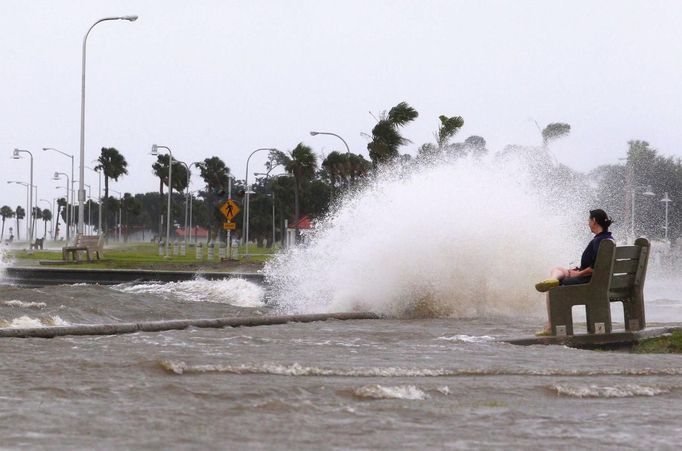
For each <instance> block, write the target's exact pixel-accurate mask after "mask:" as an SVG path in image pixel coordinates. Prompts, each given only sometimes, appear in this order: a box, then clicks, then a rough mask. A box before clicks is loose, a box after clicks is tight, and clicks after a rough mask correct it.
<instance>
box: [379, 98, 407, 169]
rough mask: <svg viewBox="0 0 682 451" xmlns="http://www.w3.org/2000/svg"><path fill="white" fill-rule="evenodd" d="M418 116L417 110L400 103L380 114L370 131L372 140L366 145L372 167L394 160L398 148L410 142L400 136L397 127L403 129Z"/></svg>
mask: <svg viewBox="0 0 682 451" xmlns="http://www.w3.org/2000/svg"><path fill="white" fill-rule="evenodd" d="M418 116H419V113H418V112H417V110H415V109H414V108H412V107H411V106H410V105H408V104H407V102H400V103H399V104H397V105H396V106H394V107H393V108H391V109H390V110H389V111H388V114H386V113H385V112H384V113H382V114H381V117H380V119H379V121H378V122H377V124H376V125H375V126H374V128H373V129H372V140H371V141H370V143H369V144H367V149H368V150H369V157H370V158H371V159H372V163H373V164H374V167H377V166H378V165H380V164H383V163H387V162H390V161H392V160H394V159H395V158H396V157H397V156H398V155H399V153H398V148H399V147H400V146H402V145H405V144H407V143H409V142H410V141H409V140H408V139H406V138H403V136H402V135H401V134H400V132H399V130H398V127H403V126H405V125H407V124H408V123H410V122H412V121H413V120H415V119H416V118H417V117H418Z"/></svg>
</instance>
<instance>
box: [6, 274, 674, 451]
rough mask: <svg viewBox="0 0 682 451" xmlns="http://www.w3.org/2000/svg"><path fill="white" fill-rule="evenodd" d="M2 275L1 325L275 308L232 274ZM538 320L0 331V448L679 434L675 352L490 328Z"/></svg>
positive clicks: (548, 440) (528, 444) (523, 328)
mask: <svg viewBox="0 0 682 451" xmlns="http://www.w3.org/2000/svg"><path fill="white" fill-rule="evenodd" d="M666 286H668V285H665V284H664V286H663V288H665V287H666ZM656 287H657V284H656V283H655V282H652V283H651V290H652V293H653V290H656ZM663 288H661V289H663ZM1 290H2V291H1V293H2V294H1V295H0V321H2V322H3V326H4V327H22V326H23V327H26V326H30V327H34V326H36V325H44V326H45V327H49V325H54V324H99V323H105V322H119V321H120V322H125V321H145V320H161V319H177V318H205V317H212V316H213V317H218V316H240V315H250V316H251V315H254V314H256V315H257V314H263V315H268V314H272V313H273V310H272V309H271V308H270V307H267V306H265V305H263V304H262V302H261V299H262V295H263V292H262V289H261V288H260V287H258V286H257V285H253V284H251V283H250V282H246V281H240V280H228V281H224V282H208V281H193V282H181V283H177V284H165V285H161V284H159V285H156V284H145V285H118V286H113V287H105V286H85V285H79V286H56V287H44V288H21V287H16V286H2V287H1ZM655 294H656V293H654V295H655ZM648 310H649V318H650V320H654V321H664V322H666V323H670V322H674V321H679V320H680V318H682V302H681V301H679V300H675V299H668V300H665V299H652V300H651V301H650V302H649V305H648ZM675 315H677V316H675ZM541 321H542V320H541V318H529V319H526V320H522V321H520V320H518V319H510V318H486V319H467V320H462V319H449V318H448V319H422V320H416V319H413V320H363V321H343V322H342V321H332V322H324V323H310V324H287V325H282V326H267V327H252V328H241V329H190V330H184V331H168V332H161V333H136V334H130V335H119V336H100V337H62V338H54V339H3V340H0V355H1V356H2V364H1V366H0V368H1V372H0V381H1V383H0V406H1V407H0V437H2V440H1V441H0V447H2V448H30V449H57V448H66V447H75V448H97V449H120V448H212V449H225V448H230V449H235V448H236V449H239V448H241V449H245V448H249V449H259V448H260V449H293V448H297V449H320V448H324V449H349V448H353V449H370V448H371V449H394V448H405V447H412V448H417V447H418V448H426V447H431V448H504V447H509V446H513V447H518V448H521V447H523V448H528V449H541V448H548V447H551V448H574V447H578V446H581V447H582V446H585V444H586V443H590V444H594V445H595V446H598V447H599V448H601V449H617V448H621V449H622V448H643V447H655V448H671V449H672V448H673V447H676V444H677V442H678V441H679V440H680V439H682V427H681V426H679V421H678V420H677V418H676V415H675V413H676V411H677V406H678V405H679V403H680V401H681V400H682V358H681V357H680V356H677V355H635V354H628V353H616V352H594V351H582V350H575V349H569V348H564V347H542V346H533V347H517V346H512V345H509V344H504V343H498V342H493V341H492V340H493V339H494V338H500V337H509V336H523V335H528V334H530V333H532V332H533V331H534V330H535V329H537V327H538V325H539V324H541Z"/></svg>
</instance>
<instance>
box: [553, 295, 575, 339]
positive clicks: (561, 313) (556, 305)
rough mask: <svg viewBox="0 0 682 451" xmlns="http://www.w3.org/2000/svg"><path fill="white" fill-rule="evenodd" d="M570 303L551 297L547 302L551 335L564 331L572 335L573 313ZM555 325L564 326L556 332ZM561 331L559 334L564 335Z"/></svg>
mask: <svg viewBox="0 0 682 451" xmlns="http://www.w3.org/2000/svg"><path fill="white" fill-rule="evenodd" d="M572 308H573V306H572V305H571V304H568V303H565V302H561V300H560V299H551V298H550V302H549V318H550V323H551V326H552V335H559V332H564V333H565V335H573V315H572V312H571V309H572ZM557 326H558V327H560V328H565V330H560V331H559V332H557ZM564 333H562V334H561V335H564Z"/></svg>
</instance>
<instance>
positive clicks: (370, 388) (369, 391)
mask: <svg viewBox="0 0 682 451" xmlns="http://www.w3.org/2000/svg"><path fill="white" fill-rule="evenodd" d="M353 394H354V395H355V396H358V397H360V398H370V399H409V400H423V399H427V398H428V397H429V396H428V395H427V394H426V393H425V392H424V391H422V390H420V389H419V388H417V387H415V386H414V385H395V386H392V387H387V386H384V385H379V384H371V385H365V386H363V387H360V388H357V389H355V390H354V391H353Z"/></svg>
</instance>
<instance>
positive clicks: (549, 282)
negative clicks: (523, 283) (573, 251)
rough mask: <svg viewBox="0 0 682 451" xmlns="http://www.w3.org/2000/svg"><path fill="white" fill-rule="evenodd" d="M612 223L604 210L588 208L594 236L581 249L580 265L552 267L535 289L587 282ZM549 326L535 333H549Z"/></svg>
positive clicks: (545, 289) (610, 237)
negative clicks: (546, 277) (568, 267)
mask: <svg viewBox="0 0 682 451" xmlns="http://www.w3.org/2000/svg"><path fill="white" fill-rule="evenodd" d="M612 223H613V221H611V219H610V218H609V217H608V215H607V214H606V212H605V211H604V210H602V209H597V210H590V217H589V219H588V221H587V224H588V226H589V227H590V231H591V232H592V233H594V238H592V241H590V242H589V243H588V245H587V247H586V248H585V250H584V251H583V255H582V257H581V258H580V266H579V267H574V268H570V269H567V268H562V267H556V268H552V271H550V275H549V279H545V280H543V281H540V282H538V283H536V284H535V289H536V290H538V291H539V292H541V293H544V292H546V291H549V290H550V289H552V288H554V287H558V286H559V285H578V284H582V283H587V282H589V281H590V279H591V278H592V269H593V268H594V263H595V261H596V260H597V251H598V250H599V243H601V240H613V236H612V235H611V232H609V226H610V225H611V224H612ZM547 311H548V312H549V299H548V300H547ZM550 332H551V331H550V329H549V326H547V327H546V328H545V329H544V330H543V331H542V332H538V334H536V335H549V333H550Z"/></svg>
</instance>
